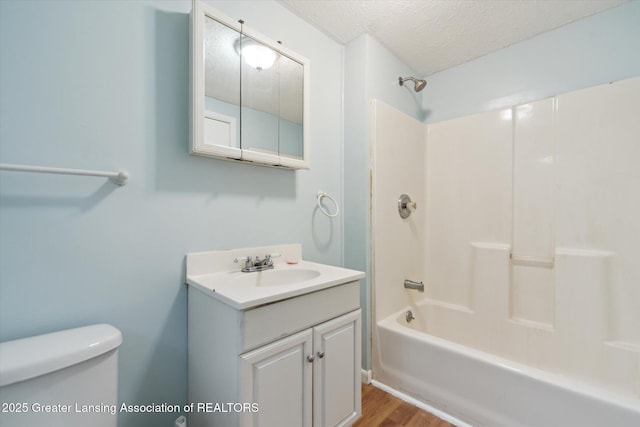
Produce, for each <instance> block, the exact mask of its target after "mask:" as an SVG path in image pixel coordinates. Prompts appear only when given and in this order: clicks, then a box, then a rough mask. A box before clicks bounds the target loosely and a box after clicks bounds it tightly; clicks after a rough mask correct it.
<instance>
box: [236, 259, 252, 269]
mask: <svg viewBox="0 0 640 427" xmlns="http://www.w3.org/2000/svg"><path fill="white" fill-rule="evenodd" d="M240 261H244V262H245V263H244V266H245V268H247V267H251V257H250V256H240V257H237V258H236V259H234V260H233V262H235V263H236V264H237V263H239V262H240Z"/></svg>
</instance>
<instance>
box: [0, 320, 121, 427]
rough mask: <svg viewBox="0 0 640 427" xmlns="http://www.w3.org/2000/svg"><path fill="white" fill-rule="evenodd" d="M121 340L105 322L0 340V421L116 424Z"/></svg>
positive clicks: (76, 426)
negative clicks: (0, 341) (10, 339)
mask: <svg viewBox="0 0 640 427" xmlns="http://www.w3.org/2000/svg"><path fill="white" fill-rule="evenodd" d="M121 343H122V334H121V333H120V331H119V330H118V329H116V328H114V327H113V326H111V325H107V324H99V325H91V326H85V327H81V328H75V329H68V330H64V331H59V332H53V333H49V334H44V335H38V336H34V337H29V338H23V339H18V340H14V341H6V342H3V343H0V405H1V407H0V425H2V426H21V427H35V426H38V427H41V426H47V427H62V426H65V427H81V426H82V427H86V426H92V427H116V426H117V423H118V415H117V414H118V412H119V408H118V347H119V346H120V344H121Z"/></svg>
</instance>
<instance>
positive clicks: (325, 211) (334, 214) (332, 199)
mask: <svg viewBox="0 0 640 427" xmlns="http://www.w3.org/2000/svg"><path fill="white" fill-rule="evenodd" d="M325 197H326V198H327V199H329V200H331V201H332V202H333V204H334V205H335V207H336V211H335V212H334V213H329V211H328V210H327V209H326V208H325V207H324V206H322V199H324V198H325ZM318 209H320V212H322V213H323V214H325V215H326V216H328V217H329V218H335V217H337V216H338V214H339V213H340V207H339V206H338V203H337V202H336V201H335V199H334V198H333V197H331V196H330V195H329V194H327V193H325V192H324V191H318Z"/></svg>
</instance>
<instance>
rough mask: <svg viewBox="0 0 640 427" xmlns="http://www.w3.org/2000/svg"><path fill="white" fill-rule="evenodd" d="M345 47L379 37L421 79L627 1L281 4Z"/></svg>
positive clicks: (312, 0)
mask: <svg viewBox="0 0 640 427" xmlns="http://www.w3.org/2000/svg"><path fill="white" fill-rule="evenodd" d="M279 1H280V3H282V4H283V5H284V6H285V7H287V8H288V9H289V10H291V11H293V12H294V13H296V14H297V15H299V16H300V17H302V18H303V19H304V20H306V21H307V22H310V23H311V24H313V25H314V26H316V27H317V28H319V29H320V30H321V31H323V32H324V33H326V34H328V35H329V36H331V37H332V38H333V39H335V40H337V41H338V42H340V43H343V44H346V43H349V42H350V41H352V40H353V39H355V38H357V37H358V36H360V35H361V34H364V33H368V34H370V35H371V36H373V37H375V38H376V39H377V40H378V41H380V42H381V43H382V44H383V45H385V46H386V47H387V48H388V49H389V50H391V51H392V52H394V53H395V54H396V55H397V56H398V57H399V58H400V59H401V60H402V61H403V62H405V63H406V64H407V65H409V66H410V67H411V68H413V69H414V70H415V71H417V72H418V74H419V76H420V77H423V76H428V75H430V74H433V73H435V72H438V71H441V70H444V69H446V68H449V67H453V66H455V65H458V64H461V63H463V62H467V61H469V60H471V59H474V58H477V57H479V56H482V55H486V54H487V53H490V52H493V51H496V50H499V49H502V48H504V47H506V46H509V45H511V44H514V43H518V42H520V41H522V40H526V39H528V38H531V37H533V36H535V35H537V34H540V33H543V32H545V31H549V30H552V29H554V28H557V27H560V26H562V25H565V24H568V23H569V22H572V21H575V20H578V19H580V18H583V17H585V16H588V15H592V14H594V13H598V12H600V11H603V10H605V9H608V8H611V7H614V6H617V5H619V4H622V3H625V2H626V1H627V0H279Z"/></svg>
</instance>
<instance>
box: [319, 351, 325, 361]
mask: <svg viewBox="0 0 640 427" xmlns="http://www.w3.org/2000/svg"><path fill="white" fill-rule="evenodd" d="M318 357H319V358H320V359H322V358H323V357H324V351H319V352H318Z"/></svg>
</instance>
